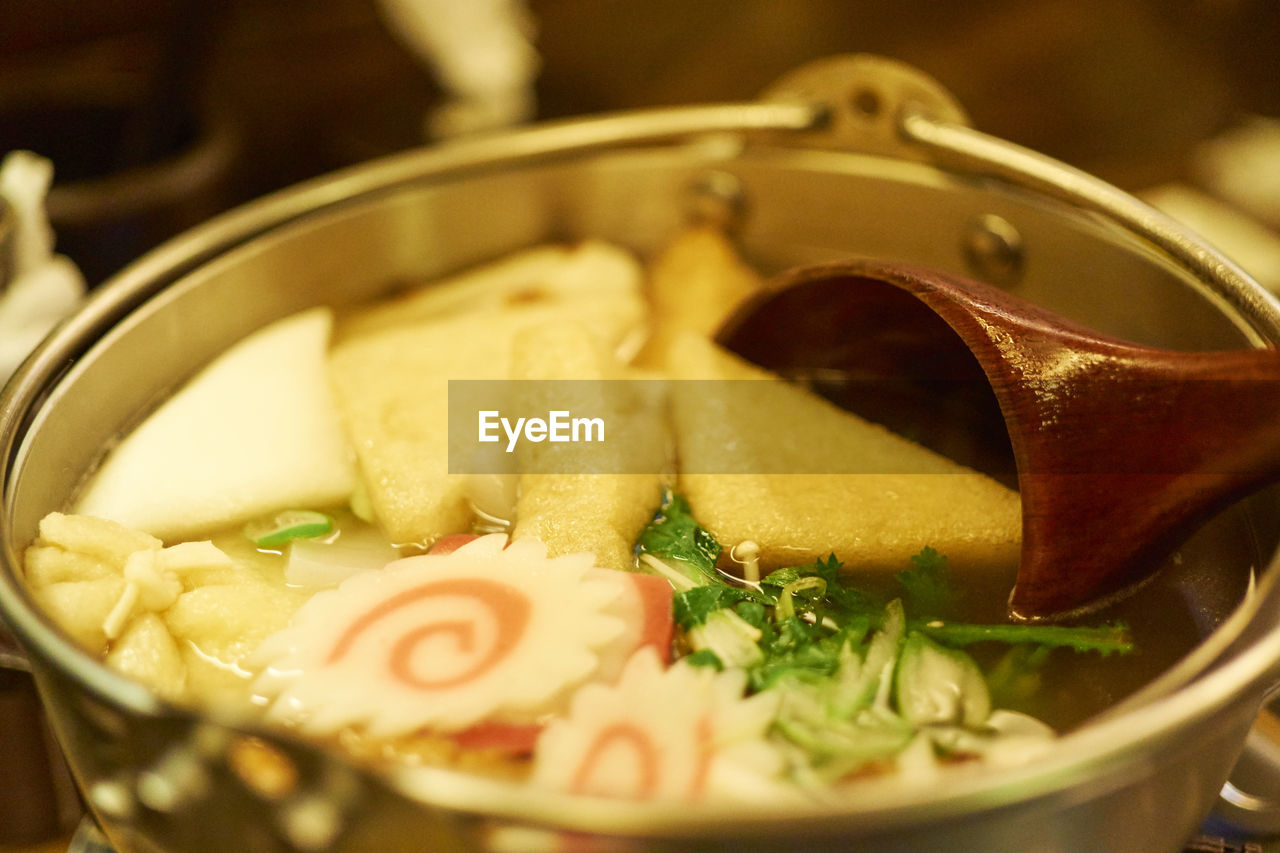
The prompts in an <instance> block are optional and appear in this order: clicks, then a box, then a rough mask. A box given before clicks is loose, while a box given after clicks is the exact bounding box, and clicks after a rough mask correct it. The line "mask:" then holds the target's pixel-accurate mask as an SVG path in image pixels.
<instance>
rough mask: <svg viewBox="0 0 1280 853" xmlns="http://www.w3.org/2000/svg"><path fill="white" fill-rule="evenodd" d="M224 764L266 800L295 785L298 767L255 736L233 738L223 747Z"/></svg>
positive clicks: (290, 789) (291, 788) (279, 795)
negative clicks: (227, 747) (225, 752)
mask: <svg viewBox="0 0 1280 853" xmlns="http://www.w3.org/2000/svg"><path fill="white" fill-rule="evenodd" d="M227 764H228V765H229V766H230V767H231V769H232V771H233V772H234V773H235V774H236V776H237V777H239V778H240V781H242V782H244V784H245V785H246V786H247V787H248V788H249V789H250V790H252V791H254V792H256V793H257V794H258V795H259V796H262V797H265V798H267V799H269V800H278V799H280V798H282V797H285V796H287V795H288V794H291V793H293V791H294V789H295V788H297V787H298V768H297V767H296V766H295V765H294V763H293V762H292V761H290V760H289V758H288V756H286V755H285V754H284V753H282V752H281V751H280V750H278V749H276V748H275V747H274V746H272V745H271V744H269V743H267V742H266V741H263V740H261V739H259V738H254V737H245V738H238V739H237V740H235V741H234V742H233V743H232V744H231V746H230V748H229V749H228V750H227Z"/></svg>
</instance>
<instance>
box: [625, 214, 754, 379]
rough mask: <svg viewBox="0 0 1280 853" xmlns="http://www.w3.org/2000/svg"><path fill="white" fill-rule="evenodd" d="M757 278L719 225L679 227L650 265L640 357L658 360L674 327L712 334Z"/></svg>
mask: <svg viewBox="0 0 1280 853" xmlns="http://www.w3.org/2000/svg"><path fill="white" fill-rule="evenodd" d="M761 283H762V282H761V278H760V275H759V273H757V272H756V271H755V270H754V269H752V268H751V267H750V266H748V265H747V264H746V263H745V262H744V261H743V259H742V258H741V256H740V255H739V254H738V250H737V249H736V248H735V247H734V245H733V244H732V243H731V242H730V241H729V238H728V237H726V236H725V234H724V232H722V231H721V230H720V229H718V228H714V227H712V226H699V227H696V228H690V229H688V230H687V231H682V232H680V234H679V235H678V236H677V237H676V238H675V239H674V240H673V241H672V242H671V243H670V244H668V245H667V247H666V248H665V249H664V250H663V251H662V253H661V254H660V255H659V256H658V257H657V259H656V260H655V261H654V262H653V265H652V267H651V268H650V272H649V302H650V305H651V307H652V311H653V327H652V332H651V337H650V340H649V342H648V343H647V345H646V346H645V348H644V350H643V351H642V353H641V356H640V359H639V361H640V362H641V363H643V364H646V365H652V364H655V363H660V361H661V358H662V353H663V352H664V351H665V349H666V346H667V342H668V341H669V339H670V338H671V336H672V335H674V334H676V333H677V332H693V333H695V334H698V335H702V336H703V337H707V338H709V337H711V336H712V335H713V334H714V333H715V331H716V329H718V328H719V327H720V324H721V323H722V322H724V320H725V318H727V317H728V316H729V314H730V313H731V312H732V311H733V309H734V308H736V307H737V306H738V305H739V304H740V303H741V302H742V300H744V299H745V298H746V297H748V296H750V295H751V294H752V293H754V292H755V291H757V290H759V288H760V286H761Z"/></svg>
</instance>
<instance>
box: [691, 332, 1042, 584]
mask: <svg viewBox="0 0 1280 853" xmlns="http://www.w3.org/2000/svg"><path fill="white" fill-rule="evenodd" d="M667 364H668V368H669V370H670V371H671V373H672V375H673V377H674V378H677V379H703V380H705V379H718V380H764V379H769V380H771V381H769V382H761V383H760V388H759V390H758V391H755V390H754V389H753V392H752V393H750V394H741V393H728V392H724V393H714V392H708V391H707V388H708V387H714V386H706V385H705V384H704V383H692V384H690V385H685V384H682V383H675V384H674V390H673V412H674V418H675V432H676V442H677V446H678V452H679V456H680V460H681V470H682V473H681V475H680V481H679V487H680V490H681V491H682V492H683V493H684V495H685V496H686V497H687V498H688V500H689V503H690V506H691V507H692V508H693V512H694V515H695V516H696V517H697V518H698V520H699V521H700V522H701V523H702V524H703V525H705V526H706V527H707V528H708V529H709V530H710V531H711V532H712V533H713V534H714V535H715V536H716V538H717V539H719V540H720V541H721V542H722V543H724V544H725V545H726V546H731V545H733V544H735V543H737V542H741V541H744V540H751V541H754V542H756V543H757V544H758V545H759V546H760V547H761V561H762V562H763V563H764V564H766V565H769V566H777V565H799V564H802V563H806V562H811V561H813V560H815V559H820V558H825V557H826V556H827V555H828V554H830V553H833V552H834V553H835V555H836V556H837V557H838V558H839V559H840V560H841V561H843V562H844V563H846V564H847V565H848V566H849V567H850V568H872V569H894V570H896V569H901V568H903V567H904V566H906V565H907V561H908V560H909V558H910V557H911V556H912V555H913V554H916V553H918V552H919V551H920V550H921V548H923V547H925V546H932V547H934V548H936V549H938V550H939V551H941V552H942V553H944V554H946V555H947V557H948V558H949V559H950V560H951V562H952V563H953V564H956V565H963V566H965V567H974V568H979V567H989V568H995V567H1005V568H1008V567H1009V566H1011V565H1013V564H1014V562H1015V561H1016V559H1017V555H1018V548H1019V543H1020V541H1021V502H1020V498H1019V496H1018V493H1017V492H1015V491H1013V490H1011V489H1008V488H1006V487H1005V486H1003V485H1001V484H1000V483H998V482H996V481H995V480H993V479H991V478H989V477H987V476H985V475H983V474H980V473H978V472H976V471H973V470H971V469H968V468H965V467H964V466H961V465H959V464H956V463H954V462H951V461H950V460H948V459H945V458H944V457H942V456H939V455H938V454H936V453H933V452H932V451H930V450H928V449H926V448H923V447H921V446H919V445H917V444H915V443H913V442H911V441H908V440H907V439H905V438H902V437H900V436H897V435H895V434H893V433H891V432H889V431H888V430H886V429H884V428H883V427H880V426H879V425H876V424H872V423H870V422H868V421H865V420H863V419H861V418H859V417H857V416H855V415H852V414H850V413H848V412H845V411H842V410H840V409H838V408H836V407H835V406H833V405H831V404H830V403H828V402H827V401H825V400H822V399H821V398H819V397H817V396H815V395H812V394H810V393H808V392H806V391H804V390H802V389H799V388H796V387H793V386H790V385H787V384H785V383H782V382H780V381H777V380H776V377H772V376H771V375H770V374H768V373H767V372H765V371H763V370H761V369H759V368H757V367H755V366H753V365H750V364H748V363H746V362H744V361H742V360H741V359H738V358H737V357H736V356H733V355H732V354H730V353H728V352H726V351H724V350H722V349H720V348H719V347H716V346H715V345H714V344H712V343H710V342H709V341H706V340H704V339H701V338H698V337H695V336H692V335H684V336H680V337H679V338H677V339H676V340H675V341H674V342H673V345H672V346H671V347H670V348H669V350H668V359H667ZM682 389H683V390H682ZM744 425H745V426H744ZM728 447H734V448H735V450H736V452H738V453H741V454H743V455H741V456H738V457H736V458H735V460H734V461H733V466H734V467H733V469H732V470H733V471H734V473H714V471H724V470H726V466H725V464H724V463H723V460H724V453H725V450H726V448H728ZM753 454H754V455H753ZM824 470H825V471H840V472H849V471H859V470H865V471H872V472H876V473H774V472H782V471H797V472H822V471H824ZM739 472H740V473H739ZM757 472H771V473H757Z"/></svg>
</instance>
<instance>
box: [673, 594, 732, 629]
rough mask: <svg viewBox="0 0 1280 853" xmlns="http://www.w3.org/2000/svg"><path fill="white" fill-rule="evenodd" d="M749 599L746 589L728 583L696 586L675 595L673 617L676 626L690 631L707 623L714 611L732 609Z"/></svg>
mask: <svg viewBox="0 0 1280 853" xmlns="http://www.w3.org/2000/svg"><path fill="white" fill-rule="evenodd" d="M747 598H748V593H747V591H746V590H745V589H739V588H738V587H733V586H729V585H728V584H726V583H714V584H706V585H704V586H695V587H694V588H693V589H686V590H684V591H682V592H677V593H676V594H675V597H674V599H673V600H672V609H673V615H674V617H675V621H676V624H677V625H679V626H680V627H681V628H683V629H685V630H686V631H688V630H689V629H690V628H694V627H696V626H698V625H701V624H702V623H704V622H706V621H707V616H708V615H709V614H710V613H711V612H712V611H713V610H719V609H720V608H722V607H732V606H733V605H735V604H737V603H738V602H739V601H743V600H745V599H747Z"/></svg>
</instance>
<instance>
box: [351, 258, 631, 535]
mask: <svg viewBox="0 0 1280 853" xmlns="http://www.w3.org/2000/svg"><path fill="white" fill-rule="evenodd" d="M580 251H585V249H580ZM591 257H592V258H594V259H595V260H591V259H588V262H584V263H581V264H575V265H571V267H570V269H569V272H568V273H566V275H568V277H569V279H568V283H566V280H563V279H555V278H552V279H538V280H537V281H535V282H534V283H532V284H530V287H534V286H535V285H537V287H538V288H539V289H538V294H539V295H538V296H537V297H536V298H528V299H520V300H515V301H508V302H507V303H505V304H503V305H501V306H500V307H495V306H489V307H491V308H493V310H480V309H478V308H477V310H470V311H462V310H452V309H451V310H447V311H444V313H443V314H442V315H441V317H440V318H439V319H426V320H421V321H419V322H416V323H413V324H411V325H396V326H391V327H384V328H381V329H380V330H378V331H376V332H372V331H370V332H368V333H361V334H359V335H357V336H354V337H349V338H347V339H346V340H345V341H343V342H342V343H340V344H339V345H338V346H336V347H335V348H334V350H333V353H332V355H331V359H330V374H331V376H332V379H333V383H334V388H335V391H336V394H337V398H338V403H339V407H340V409H341V411H342V413H343V418H344V421H345V423H346V427H347V431H348V434H349V435H350V437H351V440H352V444H353V446H354V447H355V449H356V454H357V458H358V461H359V467H360V469H361V474H362V479H363V485H364V490H365V493H366V494H367V495H368V497H369V503H370V504H371V506H372V508H373V512H374V514H375V516H376V517H377V519H378V521H379V522H380V523H381V524H382V526H383V527H384V529H386V531H387V533H388V534H389V535H390V536H391V538H392V540H393V541H395V542H397V543H400V544H413V543H419V544H430V543H431V542H433V541H434V540H435V539H437V538H439V537H440V536H442V535H445V534H447V533H454V532H457V531H460V530H466V529H468V527H469V525H470V522H471V518H472V510H471V506H470V502H469V499H468V490H469V485H468V478H467V477H466V476H464V475H460V474H450V473H449V419H448V400H449V381H450V380H465V379H487V380H494V379H506V378H508V377H509V375H510V369H511V354H512V341H513V340H514V338H515V336H516V334H517V333H519V332H520V331H521V330H523V329H527V328H530V327H533V326H537V325H539V324H543V323H547V322H551V321H557V320H572V321H576V322H578V323H580V324H581V325H582V326H583V327H584V328H586V329H587V332H588V334H589V335H590V336H591V337H592V339H593V340H595V341H597V342H598V343H599V344H600V345H601V346H603V347H604V348H605V349H606V350H607V351H615V350H616V349H617V348H618V347H620V346H622V345H623V344H624V341H625V340H626V339H627V338H630V337H634V336H635V335H637V334H638V333H639V331H640V330H641V329H642V328H643V324H644V321H645V306H644V301H643V296H642V294H641V277H642V274H641V270H640V267H639V265H638V264H637V263H636V262H635V261H634V260H632V259H629V258H630V256H629V255H626V254H625V253H623V251H622V250H621V249H614V248H609V249H608V250H607V251H606V250H605V249H603V248H601V247H599V246H594V247H593V248H592V249H591ZM623 259H628V260H625V261H624V260H623ZM561 271H562V272H563V271H564V270H563V269H562V270H561ZM583 278H586V279H590V280H591V281H593V282H594V284H593V288H594V289H592V290H590V291H589V292H588V291H587V290H586V289H585V286H579V284H580V280H581V279H583ZM538 282H541V284H538ZM449 287H451V288H458V289H460V290H465V289H467V287H468V285H466V283H465V282H460V281H459V280H454V281H453V282H451V283H450V284H449ZM468 292H469V291H468ZM424 298H425V297H424ZM482 304H487V303H482Z"/></svg>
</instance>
